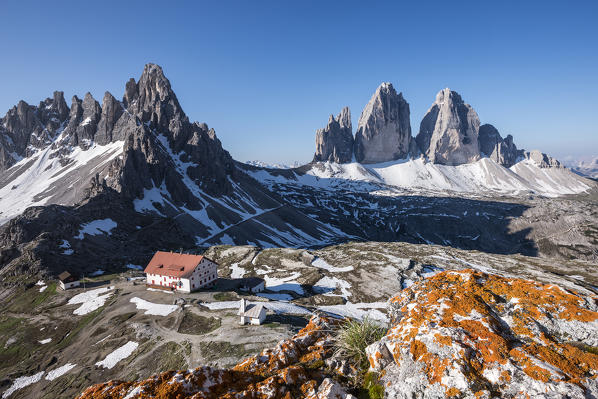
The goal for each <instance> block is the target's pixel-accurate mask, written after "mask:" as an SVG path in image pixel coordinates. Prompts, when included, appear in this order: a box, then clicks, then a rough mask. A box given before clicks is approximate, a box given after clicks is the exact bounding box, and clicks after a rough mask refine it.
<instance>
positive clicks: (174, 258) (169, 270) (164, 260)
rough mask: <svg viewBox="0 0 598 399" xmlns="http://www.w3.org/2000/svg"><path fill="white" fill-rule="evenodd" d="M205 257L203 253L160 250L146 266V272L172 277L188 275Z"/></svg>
mask: <svg viewBox="0 0 598 399" xmlns="http://www.w3.org/2000/svg"><path fill="white" fill-rule="evenodd" d="M202 259H203V256H201V255H191V254H181V253H176V252H162V251H158V252H156V253H155V254H154V257H153V258H152V260H150V263H149V264H148V265H147V267H146V268H145V273H149V274H159V275H161V276H170V277H179V278H180V277H187V276H189V275H190V274H191V273H192V272H193V270H195V268H196V267H197V265H198V264H199V262H201V260H202Z"/></svg>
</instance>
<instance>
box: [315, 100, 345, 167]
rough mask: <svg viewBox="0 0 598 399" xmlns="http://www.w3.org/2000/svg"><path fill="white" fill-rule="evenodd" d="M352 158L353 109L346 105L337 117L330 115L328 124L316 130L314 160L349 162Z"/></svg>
mask: <svg viewBox="0 0 598 399" xmlns="http://www.w3.org/2000/svg"><path fill="white" fill-rule="evenodd" d="M352 158H353V132H352V126H351V111H350V110H349V107H345V108H343V109H342V111H341V113H340V114H338V116H337V117H336V118H335V117H334V115H330V118H329V119H328V125H326V127H325V128H324V129H318V131H317V132H316V153H315V154H314V162H327V161H329V162H336V163H348V162H351V159H352Z"/></svg>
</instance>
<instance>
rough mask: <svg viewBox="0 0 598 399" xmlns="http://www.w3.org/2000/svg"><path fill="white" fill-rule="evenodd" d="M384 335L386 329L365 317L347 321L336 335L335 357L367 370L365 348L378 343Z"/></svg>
mask: <svg viewBox="0 0 598 399" xmlns="http://www.w3.org/2000/svg"><path fill="white" fill-rule="evenodd" d="M385 334H386V328H384V327H383V326H381V325H380V324H378V323H376V322H375V321H374V320H372V319H370V318H368V317H367V316H366V317H364V318H363V320H361V321H359V320H353V319H351V320H347V321H346V322H345V323H343V324H342V325H341V326H340V327H339V329H338V331H337V334H336V338H335V344H334V346H335V350H336V355H339V356H340V357H343V358H345V359H350V360H352V361H353V362H354V363H355V364H356V365H358V366H359V367H360V368H361V369H362V370H365V369H367V367H368V364H369V363H368V359H367V355H366V353H365V348H366V347H367V346H368V345H371V344H373V343H374V342H376V341H379V340H380V339H381V338H382V337H383V336H384V335H385Z"/></svg>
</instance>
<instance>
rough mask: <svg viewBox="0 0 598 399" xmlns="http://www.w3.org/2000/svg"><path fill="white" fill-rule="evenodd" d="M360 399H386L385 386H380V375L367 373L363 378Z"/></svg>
mask: <svg viewBox="0 0 598 399" xmlns="http://www.w3.org/2000/svg"><path fill="white" fill-rule="evenodd" d="M358 397H359V399H382V398H384V386H383V385H382V384H380V376H379V375H378V373H375V372H370V373H366V374H365V375H364V377H363V385H362V387H361V389H360V390H359V394H358Z"/></svg>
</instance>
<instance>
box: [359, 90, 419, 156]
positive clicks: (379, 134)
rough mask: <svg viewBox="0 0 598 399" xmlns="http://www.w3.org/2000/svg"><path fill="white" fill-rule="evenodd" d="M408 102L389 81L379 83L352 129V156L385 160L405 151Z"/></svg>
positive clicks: (407, 137) (402, 154) (407, 143)
mask: <svg viewBox="0 0 598 399" xmlns="http://www.w3.org/2000/svg"><path fill="white" fill-rule="evenodd" d="M410 140H411V123H410V121H409V104H408V103H407V101H405V99H404V98H403V94H402V93H399V94H397V92H396V90H395V89H394V87H393V86H392V84H391V83H382V84H381V85H380V86H379V87H378V89H376V92H375V93H374V95H373V96H372V98H371V99H370V101H369V103H368V104H367V105H366V106H365V108H364V109H363V112H362V113H361V117H360V118H359V123H358V125H357V132H356V133H355V158H356V159H357V161H358V162H362V163H376V162H386V161H392V160H395V159H401V158H405V157H406V156H407V155H408V154H409V142H410Z"/></svg>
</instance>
